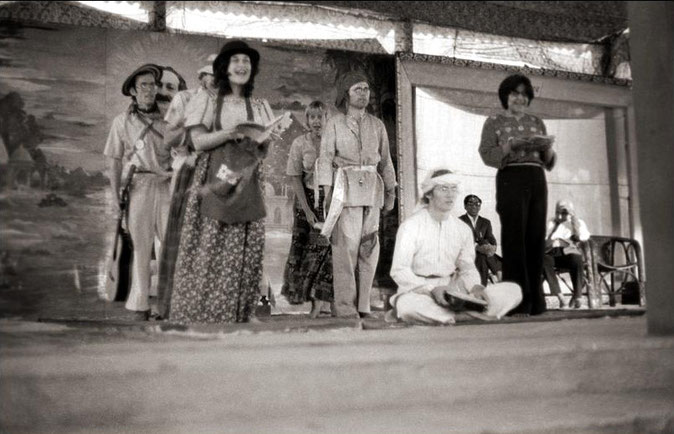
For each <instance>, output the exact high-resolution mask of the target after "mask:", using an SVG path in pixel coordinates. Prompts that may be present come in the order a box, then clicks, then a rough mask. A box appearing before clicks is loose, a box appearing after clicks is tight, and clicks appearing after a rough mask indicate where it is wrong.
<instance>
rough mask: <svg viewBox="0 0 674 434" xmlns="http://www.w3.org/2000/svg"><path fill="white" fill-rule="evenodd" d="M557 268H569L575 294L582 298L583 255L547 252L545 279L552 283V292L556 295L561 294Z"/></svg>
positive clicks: (544, 268)
mask: <svg viewBox="0 0 674 434" xmlns="http://www.w3.org/2000/svg"><path fill="white" fill-rule="evenodd" d="M555 269H563V270H568V271H569V273H570V274H571V281H572V284H573V296H574V297H576V298H580V296H581V290H582V289H583V257H582V256H581V255H576V254H571V255H565V254H563V253H562V254H550V253H548V254H546V255H545V258H544V260H543V271H544V273H545V280H547V281H548V285H550V292H551V293H553V294H554V295H558V294H561V291H560V289H559V282H558V281H557V273H555Z"/></svg>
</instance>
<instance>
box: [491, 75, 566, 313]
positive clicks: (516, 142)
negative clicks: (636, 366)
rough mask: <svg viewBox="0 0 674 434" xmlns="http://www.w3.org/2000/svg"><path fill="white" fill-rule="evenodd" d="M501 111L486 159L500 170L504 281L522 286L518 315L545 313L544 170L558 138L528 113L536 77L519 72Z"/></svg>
mask: <svg viewBox="0 0 674 434" xmlns="http://www.w3.org/2000/svg"><path fill="white" fill-rule="evenodd" d="M498 95H499V99H500V101H501V105H502V106H503V108H504V109H505V111H504V112H503V113H502V114H499V115H497V116H490V117H489V118H488V119H487V120H486V121H485V123H484V126H483V128H482V139H481V141H480V147H479V152H480V156H481V157H482V161H484V163H485V164H486V165H488V166H491V167H495V168H496V169H498V172H497V174H496V211H497V212H498V214H499V217H500V218H501V246H502V249H503V280H504V281H511V282H515V283H517V284H519V285H520V286H521V287H522V302H521V303H520V305H519V306H518V307H517V308H516V309H515V310H513V312H512V313H513V314H515V315H517V316H529V315H539V314H541V313H543V312H545V309H546V307H545V297H544V296H543V286H542V283H543V281H542V276H543V255H544V252H545V225H546V212H547V207H548V187H547V182H546V179H545V171H544V169H545V170H551V169H552V167H553V166H554V164H555V159H556V155H555V151H554V150H553V149H552V143H553V140H554V137H552V136H547V135H546V134H547V131H546V128H545V124H544V123H543V121H542V120H541V119H539V118H538V117H536V116H534V115H532V114H529V113H527V111H528V108H529V103H530V102H531V100H533V99H534V89H533V87H532V85H531V81H530V80H529V79H528V78H527V77H525V76H523V75H520V74H514V75H511V76H509V77H507V78H506V79H505V80H503V81H502V82H501V85H500V86H499V89H498Z"/></svg>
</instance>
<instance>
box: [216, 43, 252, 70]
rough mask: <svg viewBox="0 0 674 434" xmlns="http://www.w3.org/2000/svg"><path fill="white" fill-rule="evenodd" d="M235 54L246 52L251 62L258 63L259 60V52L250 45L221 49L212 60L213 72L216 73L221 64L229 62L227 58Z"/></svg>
mask: <svg viewBox="0 0 674 434" xmlns="http://www.w3.org/2000/svg"><path fill="white" fill-rule="evenodd" d="M235 54H246V55H247V56H248V57H250V61H251V63H253V64H256V65H257V64H258V63H259V62H260V53H259V52H258V51H257V50H256V49H254V48H250V47H234V48H231V49H229V50H225V51H221V52H220V54H218V57H216V58H215V60H214V61H213V73H214V74H215V73H217V71H219V70H220V69H221V68H222V67H223V66H225V65H226V64H227V63H228V62H229V58H230V57H232V56H233V55H235Z"/></svg>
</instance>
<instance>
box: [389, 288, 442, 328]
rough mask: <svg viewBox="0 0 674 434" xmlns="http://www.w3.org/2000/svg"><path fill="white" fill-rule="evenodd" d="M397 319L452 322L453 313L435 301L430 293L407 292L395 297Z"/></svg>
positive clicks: (425, 322) (428, 322)
mask: <svg viewBox="0 0 674 434" xmlns="http://www.w3.org/2000/svg"><path fill="white" fill-rule="evenodd" d="M396 313H397V314H398V319H399V320H401V321H404V322H408V323H421V324H443V325H447V324H454V322H455V319H454V313H453V312H452V311H451V310H449V309H447V308H445V307H442V306H440V305H439V304H438V303H436V302H435V300H434V299H433V296H432V295H431V294H430V293H417V292H408V293H405V294H400V295H399V296H398V298H397V299H396Z"/></svg>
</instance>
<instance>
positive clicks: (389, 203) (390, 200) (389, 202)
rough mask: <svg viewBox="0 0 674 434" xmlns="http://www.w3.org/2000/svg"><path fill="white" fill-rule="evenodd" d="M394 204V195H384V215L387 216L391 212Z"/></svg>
mask: <svg viewBox="0 0 674 434" xmlns="http://www.w3.org/2000/svg"><path fill="white" fill-rule="evenodd" d="M395 203H396V195H395V193H392V192H391V193H386V194H385V195H384V214H388V213H390V212H391V211H392V210H393V207H394V206H395Z"/></svg>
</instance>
